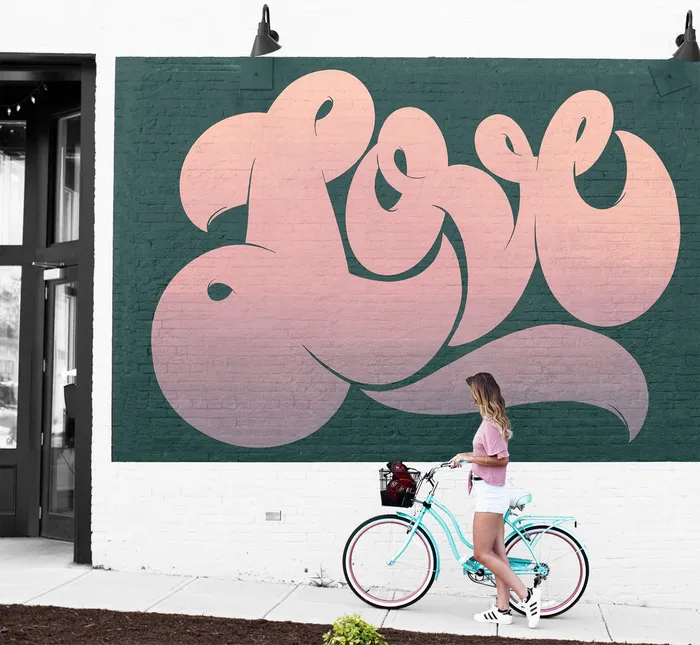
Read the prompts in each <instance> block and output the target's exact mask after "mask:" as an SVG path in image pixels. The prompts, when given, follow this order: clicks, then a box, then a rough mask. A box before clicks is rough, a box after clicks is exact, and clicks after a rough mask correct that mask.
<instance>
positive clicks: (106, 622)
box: [0, 605, 615, 645]
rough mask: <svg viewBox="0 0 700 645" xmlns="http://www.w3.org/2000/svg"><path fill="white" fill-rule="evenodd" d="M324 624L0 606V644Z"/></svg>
mask: <svg viewBox="0 0 700 645" xmlns="http://www.w3.org/2000/svg"><path fill="white" fill-rule="evenodd" d="M328 629H329V627H328V626H324V625H306V624H302V623H278V622H270V621H266V620H238V619H229V618H208V617H203V616H180V615H168V614H151V613H149V614H146V613H131V612H115V611H103V610H96V609H62V608H59V607H27V606H24V605H0V644H1V645H6V644H9V643H25V644H29V643H31V645H49V644H50V645H200V644H204V643H206V644H207V645H315V644H316V645H322V642H323V640H322V636H323V634H324V633H325V632H327V631H328ZM380 633H381V634H382V635H383V636H384V638H386V640H387V642H388V644H389V645H513V644H514V643H516V642H517V643H518V645H582V644H580V643H578V641H558V640H536V641H531V640H521V641H514V640H513V639H506V638H498V637H490V636H489V637H487V636H453V635H449V634H423V633H416V632H404V631H397V630H394V629H382V630H380ZM613 645H615V644H613Z"/></svg>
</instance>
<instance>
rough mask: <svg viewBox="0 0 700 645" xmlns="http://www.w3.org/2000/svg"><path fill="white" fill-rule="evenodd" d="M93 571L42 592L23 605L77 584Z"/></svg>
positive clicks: (89, 570) (90, 570)
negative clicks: (77, 581) (74, 583)
mask: <svg viewBox="0 0 700 645" xmlns="http://www.w3.org/2000/svg"><path fill="white" fill-rule="evenodd" d="M93 571H94V569H88V570H87V571H86V572H85V573H82V574H80V575H79V576H76V577H75V578H71V579H70V580H66V582H62V583H61V584H60V585H58V586H57V587H52V588H51V589H48V590H46V591H42V592H41V593H40V594H37V595H36V596H34V597H32V598H30V599H29V600H25V601H24V602H23V603H22V604H23V605H28V604H29V603H30V602H34V601H35V600H38V599H39V598H41V597H42V596H46V595H47V594H50V593H51V592H53V591H56V590H57V589H62V588H63V587H65V586H66V585H69V584H71V583H73V582H75V581H76V580H80V579H81V578H84V577H85V576H86V575H87V574H88V573H91V572H93Z"/></svg>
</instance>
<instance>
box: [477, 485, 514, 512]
mask: <svg viewBox="0 0 700 645" xmlns="http://www.w3.org/2000/svg"><path fill="white" fill-rule="evenodd" d="M472 494H473V495H474V498H475V499H476V508H475V509H474V511H475V512H476V513H499V514H501V515H505V514H506V511H507V510H508V508H509V507H510V489H509V488H508V486H492V485H491V484H487V483H486V482H485V481H475V482H474V485H473V488H472Z"/></svg>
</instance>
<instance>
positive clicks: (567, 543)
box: [506, 526, 590, 618]
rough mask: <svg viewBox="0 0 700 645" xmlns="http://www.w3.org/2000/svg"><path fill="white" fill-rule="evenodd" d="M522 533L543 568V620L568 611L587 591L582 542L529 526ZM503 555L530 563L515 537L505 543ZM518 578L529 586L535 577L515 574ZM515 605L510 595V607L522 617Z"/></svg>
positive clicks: (564, 533) (587, 570) (527, 552)
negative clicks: (504, 553) (529, 541)
mask: <svg viewBox="0 0 700 645" xmlns="http://www.w3.org/2000/svg"><path fill="white" fill-rule="evenodd" d="M524 534H525V536H526V537H527V538H528V539H529V540H532V542H531V543H530V547H531V548H532V551H533V552H534V554H535V556H536V557H537V560H538V562H539V563H540V565H541V567H542V568H541V570H540V574H541V576H540V583H539V586H538V588H539V589H541V591H542V618H553V617H554V616H559V615H560V614H563V613H564V612H565V611H568V610H569V609H571V608H572V607H573V606H574V605H575V604H576V603H577V602H578V601H579V600H580V599H581V596H583V592H584V591H585V590H586V585H588V576H589V574H590V566H589V564H588V557H587V556H586V553H585V552H584V550H583V546H582V545H581V543H580V542H579V541H578V540H577V539H576V538H575V537H574V536H573V535H571V533H569V532H568V531H565V530H564V529H560V528H556V527H555V528H549V527H547V526H532V527H530V528H528V529H527V530H525V531H524ZM535 538H536V539H535ZM506 553H507V554H508V557H510V558H522V559H524V560H532V554H531V553H530V549H528V547H527V545H526V544H525V543H524V542H523V539H522V538H521V537H520V535H518V534H515V535H513V536H511V537H510V538H508V540H507V541H506ZM518 576H519V577H520V578H521V579H522V580H523V582H524V583H525V585H526V586H528V587H532V586H534V584H535V579H536V576H537V574H536V573H535V572H533V573H532V574H523V573H522V572H518ZM518 603H519V599H518V597H517V596H516V595H515V594H514V593H511V603H510V606H511V607H512V608H513V609H514V610H515V611H516V612H518V613H519V614H524V612H523V611H522V610H521V609H520V607H519V606H518Z"/></svg>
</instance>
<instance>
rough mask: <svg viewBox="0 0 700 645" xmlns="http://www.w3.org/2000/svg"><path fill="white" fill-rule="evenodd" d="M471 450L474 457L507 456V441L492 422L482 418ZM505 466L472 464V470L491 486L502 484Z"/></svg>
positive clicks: (504, 480) (504, 479)
mask: <svg viewBox="0 0 700 645" xmlns="http://www.w3.org/2000/svg"><path fill="white" fill-rule="evenodd" d="M473 446H474V447H473V449H472V452H473V454H474V456H475V457H499V458H502V457H509V456H510V455H509V454H508V441H506V440H505V439H504V438H503V437H502V436H501V431H500V430H499V429H498V426H496V425H495V424H494V423H492V422H491V421H489V420H488V419H484V420H483V421H482V422H481V425H480V426H479V429H478V430H477V431H476V434H475V435H474V444H473ZM506 468H507V466H480V465H479V464H472V472H473V473H474V474H475V475H476V476H477V477H481V479H483V480H484V481H485V482H486V483H487V484H491V486H504V485H505V483H506Z"/></svg>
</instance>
